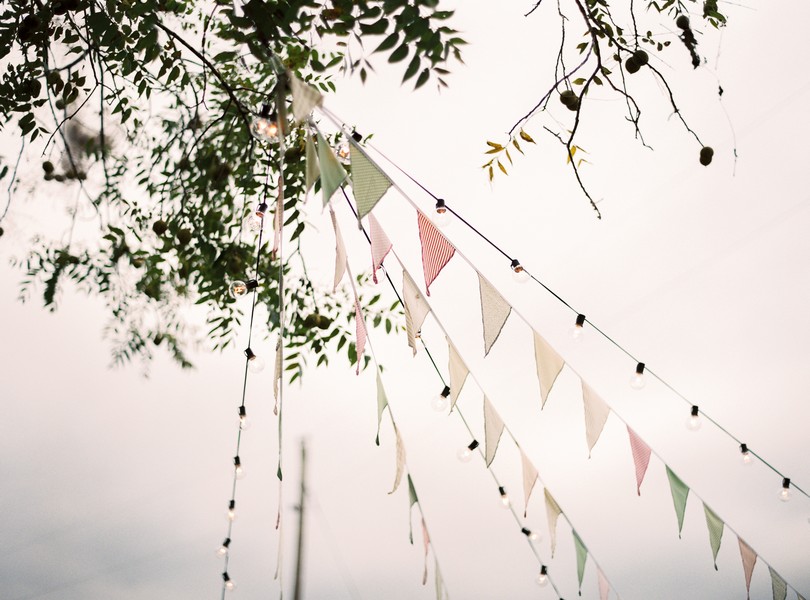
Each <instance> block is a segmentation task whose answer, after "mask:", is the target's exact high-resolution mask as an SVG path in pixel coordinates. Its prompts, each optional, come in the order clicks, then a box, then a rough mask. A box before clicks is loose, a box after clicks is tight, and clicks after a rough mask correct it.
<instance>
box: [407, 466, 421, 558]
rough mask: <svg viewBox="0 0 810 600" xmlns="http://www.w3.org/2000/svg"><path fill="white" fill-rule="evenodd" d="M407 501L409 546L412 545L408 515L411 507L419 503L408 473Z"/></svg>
mask: <svg viewBox="0 0 810 600" xmlns="http://www.w3.org/2000/svg"><path fill="white" fill-rule="evenodd" d="M408 501H409V502H410V506H409V507H408V539H409V540H410V542H411V545H413V523H412V522H411V514H410V513H412V512H413V505H414V504H416V503H417V502H419V498H417V497H416V490H415V489H414V487H413V481H412V480H411V474H410V473H408Z"/></svg>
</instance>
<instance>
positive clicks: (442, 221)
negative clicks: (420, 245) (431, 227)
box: [433, 198, 450, 227]
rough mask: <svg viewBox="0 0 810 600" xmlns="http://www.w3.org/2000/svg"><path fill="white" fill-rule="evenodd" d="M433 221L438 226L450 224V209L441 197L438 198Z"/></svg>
mask: <svg viewBox="0 0 810 600" xmlns="http://www.w3.org/2000/svg"><path fill="white" fill-rule="evenodd" d="M433 223H434V224H435V225H436V226H437V227H445V226H446V225H449V224H450V211H449V210H447V205H446V204H445V203H444V200H442V199H441V198H439V199H437V200H436V212H435V213H434V215H433Z"/></svg>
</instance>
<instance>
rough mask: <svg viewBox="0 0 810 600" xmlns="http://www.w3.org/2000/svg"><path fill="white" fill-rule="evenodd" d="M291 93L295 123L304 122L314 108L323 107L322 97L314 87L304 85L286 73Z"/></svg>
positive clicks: (289, 73)
mask: <svg viewBox="0 0 810 600" xmlns="http://www.w3.org/2000/svg"><path fill="white" fill-rule="evenodd" d="M287 78H288V80H289V82H290V92H291V93H292V109H293V116H294V117H295V120H296V122H298V123H300V122H301V121H304V120H306V118H307V117H308V116H309V114H310V113H311V112H312V110H313V109H314V108H315V107H316V106H322V105H323V96H322V95H321V93H320V92H319V91H318V90H316V89H315V88H314V87H312V86H311V85H309V84H308V83H304V82H303V81H301V80H300V79H298V77H296V76H295V75H293V74H292V73H291V72H290V71H287Z"/></svg>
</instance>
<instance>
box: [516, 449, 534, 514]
mask: <svg viewBox="0 0 810 600" xmlns="http://www.w3.org/2000/svg"><path fill="white" fill-rule="evenodd" d="M520 458H521V461H522V462H523V495H524V497H525V502H524V505H523V517H524V518H525V517H526V514H527V513H528V512H529V497H530V496H531V495H532V489H533V488H534V484H535V483H536V482H537V469H536V468H535V466H534V465H533V464H532V462H531V461H530V460H529V458H528V457H527V456H526V454H524V452H523V449H522V448H521V449H520Z"/></svg>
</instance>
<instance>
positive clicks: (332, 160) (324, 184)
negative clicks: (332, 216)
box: [318, 133, 348, 206]
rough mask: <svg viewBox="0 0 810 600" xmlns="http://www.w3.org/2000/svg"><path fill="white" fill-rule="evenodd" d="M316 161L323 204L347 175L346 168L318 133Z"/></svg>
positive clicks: (326, 202)
mask: <svg viewBox="0 0 810 600" xmlns="http://www.w3.org/2000/svg"><path fill="white" fill-rule="evenodd" d="M318 162H319V163H320V168H321V192H323V205H324V206H326V205H327V204H329V201H330V200H331V199H332V195H333V194H334V193H335V192H336V191H337V190H338V188H339V187H340V186H341V185H342V184H343V182H344V181H345V180H346V177H348V174H347V173H346V170H345V169H344V168H343V166H342V165H341V164H340V161H339V160H338V159H337V157H336V156H335V153H334V152H333V151H332V147H331V146H330V145H329V144H327V143H326V140H325V139H323V136H322V135H321V134H320V133H319V134H318Z"/></svg>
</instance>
